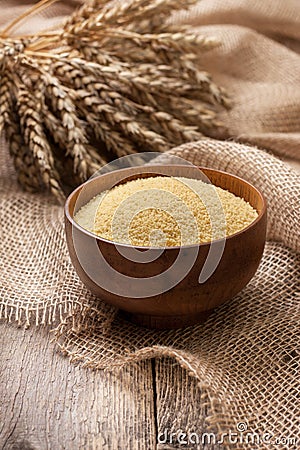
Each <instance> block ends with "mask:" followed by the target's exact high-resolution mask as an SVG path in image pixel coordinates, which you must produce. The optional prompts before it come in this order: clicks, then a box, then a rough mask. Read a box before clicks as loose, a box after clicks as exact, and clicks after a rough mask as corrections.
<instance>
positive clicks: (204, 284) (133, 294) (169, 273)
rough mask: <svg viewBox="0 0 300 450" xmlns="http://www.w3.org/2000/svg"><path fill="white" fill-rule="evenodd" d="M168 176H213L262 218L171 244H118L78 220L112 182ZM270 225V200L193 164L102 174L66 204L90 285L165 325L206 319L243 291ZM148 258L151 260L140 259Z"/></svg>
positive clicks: (140, 318) (70, 233)
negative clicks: (220, 234)
mask: <svg viewBox="0 0 300 450" xmlns="http://www.w3.org/2000/svg"><path fill="white" fill-rule="evenodd" d="M161 174H163V175H169V176H181V177H187V178H200V179H203V177H207V179H209V180H210V181H211V182H212V183H213V184H214V185H216V186H220V187H221V188H223V189H227V190H228V191H230V192H232V193H233V194H235V195H238V196H239V197H242V198H244V199H245V200H246V201H247V202H249V203H250V205H252V206H253V207H254V208H255V209H256V210H257V212H258V217H257V219H256V220H255V221H254V222H252V223H251V224H250V225H249V226H248V227H247V228H245V229H244V230H242V231H240V232H238V233H235V234H233V235H231V236H229V237H227V238H224V239H221V240H218V241H213V243H203V244H199V245H189V246H182V247H167V248H164V249H158V248H145V247H133V246H130V245H125V244H116V243H114V242H112V241H108V240H106V239H103V238H100V237H98V236H96V235H94V234H93V233H90V232H88V231H87V230H84V229H83V228H82V227H80V226H79V225H78V224H77V223H76V222H75V221H74V218H73V217H74V214H75V213H76V212H77V211H78V210H79V209H80V208H81V206H83V205H84V204H86V203H87V202H88V201H89V200H90V199H92V198H93V197H94V196H95V195H97V194H99V193H100V192H102V191H104V190H107V189H109V188H111V186H112V185H115V184H119V183H123V182H126V181H129V180H131V179H135V178H138V177H149V176H157V175H161ZM203 174H204V175H203ZM266 222H267V207H266V201H265V199H264V197H263V195H262V194H261V193H260V192H259V191H258V190H257V189H256V188H255V187H254V186H252V185H251V184H249V183H248V182H246V181H244V180H242V179H241V178H238V177H236V176H234V175H231V174H229V173H225V172H221V171H218V170H212V169H208V168H196V167H195V166H189V165H188V166H185V165H182V166H181V165H169V166H148V167H147V168H146V167H145V166H144V167H131V168H127V169H120V170H116V171H114V172H111V173H107V174H103V175H100V176H99V177H97V178H93V179H90V180H89V181H87V182H86V183H84V184H83V185H81V186H79V187H78V188H77V189H75V190H74V191H73V192H72V193H71V194H70V196H69V197H68V199H67V201H66V205H65V229H66V237H67V243H68V248H69V252H70V256H71V260H72V262H73V264H74V267H75V269H76V271H77V273H78V275H79V277H80V278H81V280H82V281H83V283H84V284H85V285H86V286H87V287H88V288H89V289H90V290H91V291H92V292H93V293H94V294H95V295H96V296H97V297H99V298H101V299H102V300H104V301H105V302H107V303H110V304H112V305H115V306H117V307H118V308H120V309H121V310H122V311H123V313H124V314H125V316H126V317H127V318H128V319H129V320H131V321H133V322H135V323H137V324H140V325H143V326H146V327H149V328H159V329H166V328H180V327H184V326H189V325H193V324H195V323H199V322H201V321H203V320H204V319H205V318H206V317H207V316H208V315H209V314H210V312H211V311H212V310H213V309H214V308H215V307H217V306H218V305H220V304H222V303H224V302H225V301H227V300H229V299H231V298H232V297H233V296H235V295H236V294H237V293H238V292H240V291H241V290H242V289H243V288H244V287H245V286H246V284H247V283H248V282H249V281H250V279H251V278H252V277H253V275H254V274H255V272H256V270H257V267H258V265H259V262H260V260H261V257H262V254H263V250H264V245H265V239H266ZM144 252H146V253H144ZM140 257H141V259H140ZM144 257H146V260H147V261H148V260H149V261H150V262H148V263H147V262H140V261H142V260H143V258H144ZM147 258H148V259H147ZM205 271H206V274H207V273H208V274H210V276H207V275H205ZM210 272H211V273H210ZM200 273H201V274H202V275H201V276H202V279H201V280H200V281H201V282H200V283H199V275H200ZM205 276H206V278H207V279H206V280H205ZM203 277H204V278H203Z"/></svg>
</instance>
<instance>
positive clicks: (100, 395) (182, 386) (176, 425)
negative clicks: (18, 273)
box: [0, 323, 218, 450]
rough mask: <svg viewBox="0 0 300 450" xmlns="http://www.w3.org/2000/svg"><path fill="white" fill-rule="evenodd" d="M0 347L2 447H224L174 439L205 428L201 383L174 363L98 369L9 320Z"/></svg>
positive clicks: (140, 449)
mask: <svg viewBox="0 0 300 450" xmlns="http://www.w3.org/2000/svg"><path fill="white" fill-rule="evenodd" d="M0 352H1V360H0V398H1V402H0V448H1V449H3V450H44V449H45V450H46V449H47V450H48V449H49V450H60V449H66V450H73V449H74V450H77V449H84V450H85V449H88V450H89V449H91V450H92V449H93V450H98V449H104V450H107V449H109V450H115V449H120V450H127V449H128V450H131V449H133V450H135V449H136V450H144V449H145V450H152V449H157V450H167V449H174V448H184V449H189V448H193V449H195V448H197V449H199V450H200V449H218V447H217V446H203V445H201V444H200V445H186V444H183V445H182V446H180V445H178V441H177V442H176V439H175V438H174V437H173V438H172V441H171V442H170V432H173V433H175V434H176V433H177V432H178V430H183V431H186V432H194V433H198V434H200V433H201V430H203V429H205V427H204V422H203V416H202V415H201V414H202V413H203V411H202V410H201V401H200V391H199V388H198V387H197V383H196V382H195V380H194V379H192V378H191V377H189V376H188V375H187V374H186V372H185V371H184V370H182V369H181V368H180V367H179V366H178V365H177V364H176V363H175V362H174V361H172V360H168V359H163V360H157V361H144V362H140V363H139V364H138V365H136V366H133V367H130V368H128V369H126V370H122V371H121V372H120V373H115V374H111V373H104V372H103V371H91V370H89V369H84V368H82V367H80V366H78V365H75V364H74V363H70V362H69V360H68V359H67V358H66V357H63V356H62V355H61V354H60V353H58V352H57V351H56V350H55V348H54V344H53V343H51V342H50V337H49V332H48V330H45V329H39V330H37V329H36V328H35V327H32V328H31V329H29V330H24V329H20V328H17V327H15V326H14V325H9V324H5V323H1V325H0ZM204 413H205V412H204ZM165 430H167V436H168V439H167V442H165V441H166V440H165V439H164V432H165Z"/></svg>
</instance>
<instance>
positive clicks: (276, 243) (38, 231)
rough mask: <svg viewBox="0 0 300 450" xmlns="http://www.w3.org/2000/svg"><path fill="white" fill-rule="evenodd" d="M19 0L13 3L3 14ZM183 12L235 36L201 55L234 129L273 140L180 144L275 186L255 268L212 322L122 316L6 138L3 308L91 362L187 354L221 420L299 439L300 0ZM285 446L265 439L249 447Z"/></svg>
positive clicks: (192, 154)
mask: <svg viewBox="0 0 300 450" xmlns="http://www.w3.org/2000/svg"><path fill="white" fill-rule="evenodd" d="M16 4H17V2H14V3H13V2H12V1H11V2H8V1H7V0H6V1H5V2H2V3H1V8H2V10H3V12H4V14H3V15H1V20H2V17H4V16H5V14H6V16H5V17H6V18H7V17H8V16H7V14H11V12H12V11H11V10H10V9H9V8H10V7H9V5H16ZM53 8H54V6H53ZM55 8H56V9H53V10H52V12H53V15H54V18H53V19H49V20H48V19H47V20H45V21H44V22H43V23H42V22H41V20H42V19H40V22H39V24H40V25H43V26H45V27H46V26H47V25H48V24H49V23H50V22H51V20H56V19H55V16H56V15H57V14H60V11H63V13H65V12H66V11H67V10H68V11H69V8H68V5H66V2H64V4H63V5H62V6H61V8H62V9H60V5H55ZM57 8H58V9H57ZM64 8H67V10H66V9H64ZM47 14H50V15H51V14H52V13H50V12H48V13H47ZM52 17H53V16H52ZM181 20H189V21H191V22H192V23H193V24H194V25H197V26H199V25H200V23H201V31H202V32H203V33H206V34H209V35H215V36H217V37H219V38H220V39H221V40H222V41H223V43H222V45H221V46H220V47H219V48H218V49H215V50H214V51H213V52H211V53H207V54H206V55H205V56H203V57H201V63H202V64H203V66H204V67H206V68H207V70H208V71H211V72H212V73H213V76H214V79H216V81H218V82H219V83H221V84H224V85H225V86H226V87H227V89H228V90H229V92H230V93H231V94H232V97H233V101H234V106H233V109H232V110H231V111H228V112H222V113H221V118H222V120H223V121H224V123H225V124H226V126H227V128H228V132H227V135H228V136H230V138H231V139H238V140H240V141H241V142H242V141H243V142H244V141H245V142H251V143H252V144H255V145H258V146H261V147H263V148H264V149H265V150H259V149H257V148H255V147H250V146H247V145H245V144H239V143H233V142H229V141H221V140H204V141H200V142H197V143H191V144H186V145H183V146H181V147H180V148H178V149H175V150H174V151H172V152H173V153H176V154H178V155H180V156H182V157H184V158H186V159H187V160H189V161H191V162H193V163H194V164H200V165H203V166H210V167H213V168H216V169H222V170H226V171H228V172H231V173H233V174H237V175H239V176H241V177H243V178H245V179H247V180H250V181H251V182H252V183H253V184H254V185H256V186H257V187H258V188H260V189H261V190H262V191H263V193H264V194H265V196H266V197H267V200H268V203H269V223H268V242H267V245H266V249H265V253H264V257H263V260H262V263H261V265H260V267H259V270H258V272H257V274H256V275H255V277H254V278H253V279H252V280H251V282H250V283H249V284H248V285H247V287H246V288H245V289H244V290H243V291H242V292H241V293H240V294H239V295H237V296H236V297H235V298H234V299H232V300H231V301H230V302H228V303H227V304H225V305H223V306H221V307H220V308H218V309H217V310H216V311H215V312H214V313H213V314H212V316H211V317H210V318H209V320H208V321H207V322H206V323H205V324H203V325H198V326H195V327H191V328H187V329H185V330H177V331H165V332H159V333H158V332H153V331H149V330H146V329H140V328H138V327H136V326H134V325H131V324H129V323H127V322H125V321H122V319H121V318H120V317H119V315H118V313H117V312H116V311H115V310H114V308H111V307H110V306H108V305H106V304H105V303H103V302H102V301H101V300H99V299H96V298H95V297H94V296H93V295H92V294H91V293H90V292H89V291H88V290H87V289H86V288H85V287H84V286H83V285H82V283H81V282H80V280H79V279H78V277H77V275H76V273H75V271H74V269H73V267H72V265H71V262H70V259H69V256H68V251H67V247H66V243H65V237H64V228H63V210H62V208H61V207H60V206H57V205H56V204H55V202H54V200H53V199H51V198H49V197H48V196H45V195H32V194H28V193H24V192H22V190H21V189H20V187H19V186H18V184H17V182H16V177H15V173H14V169H13V166H12V163H11V161H10V158H9V155H8V148H7V145H6V143H5V142H3V141H2V142H1V147H0V148H1V151H0V193H1V195H0V224H1V228H0V255H1V262H0V266H1V270H0V317H2V318H3V319H5V320H10V321H11V322H16V323H18V324H26V325H27V326H29V325H34V324H37V325H38V324H43V323H50V324H52V325H53V327H56V332H55V335H54V336H55V339H56V342H57V345H58V346H59V347H60V348H61V350H62V351H64V352H65V353H66V354H67V355H69V356H70V358H71V359H72V360H76V361H78V360H80V361H81V362H82V364H83V365H85V366H88V367H92V368H103V367H106V368H112V367H119V366H121V365H123V364H129V363H133V362H135V361H139V360H141V359H145V358H151V357H162V356H169V357H172V358H175V359H176V360H177V361H178V362H179V363H180V364H181V365H182V367H184V368H186V369H187V370H188V372H189V373H190V375H191V376H194V377H196V378H197V380H198V381H199V386H200V387H201V389H202V393H203V400H204V402H205V403H206V404H207V407H208V410H209V418H208V425H211V426H212V427H213V429H214V430H216V431H218V432H219V433H222V432H225V433H226V432H228V431H229V430H231V431H232V432H235V431H236V425H237V423H238V422H241V421H246V422H247V426H248V431H253V432H257V433H259V434H260V435H261V434H262V433H263V432H268V433H271V434H273V435H274V437H276V436H282V435H284V436H286V437H291V438H294V437H295V438H298V439H299V440H300V435H299V429H298V413H299V411H298V407H297V402H298V401H299V382H298V377H297V368H298V367H299V353H300V348H299V334H300V333H299V319H300V309H299V302H300V295H299V280H300V267H299V253H297V252H299V247H300V239H299V214H300V204H299V199H300V176H299V173H297V172H296V171H294V170H293V169H291V168H290V167H289V166H288V165H286V164H285V163H283V162H282V161H280V160H279V159H278V158H277V157H275V156H273V155H271V154H270V153H271V152H274V153H276V154H280V155H283V156H290V157H294V158H299V142H300V101H299V100H300V92H299V81H300V70H299V69H300V62H299V61H300V56H299V54H298V53H297V52H296V51H295V50H292V49H291V48H294V49H297V45H298V40H300V4H299V3H298V1H292V0H282V1H279V0H264V1H258V0H257V1H255V0H254V1H249V0H248V1H246V0H226V2H224V1H219V0H203V1H202V2H200V3H199V5H198V6H197V7H195V9H194V11H193V13H191V15H184V16H182V17H181ZM32 23H36V22H32ZM26 26H27V27H28V26H29V24H27V25H26ZM267 35H268V36H267ZM271 35H272V39H271ZM280 42H285V44H282V43H280ZM224 137H225V136H224ZM266 150H268V151H266ZM187 295H188V293H187ZM170 431H172V430H170ZM174 431H176V430H174ZM299 442H300V441H299ZM272 445H273V444H272ZM236 447H237V446H235V445H233V444H230V445H229V448H236ZM273 447H274V446H273ZM273 447H272V446H271V445H270V443H263V442H260V443H251V444H249V446H247V445H246V444H243V445H242V446H240V447H238V448H249V449H251V450H252V449H259V450H260V449H267V450H269V449H270V448H273ZM274 448H276V447H274ZM282 448H283V447H282ZM289 448H297V447H296V446H294V447H293V446H290V447H289Z"/></svg>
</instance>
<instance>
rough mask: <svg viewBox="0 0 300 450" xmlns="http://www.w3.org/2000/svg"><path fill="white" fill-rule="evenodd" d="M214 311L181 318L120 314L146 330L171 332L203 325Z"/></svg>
mask: <svg viewBox="0 0 300 450" xmlns="http://www.w3.org/2000/svg"><path fill="white" fill-rule="evenodd" d="M212 311H213V310H212V309H210V310H209V311H202V312H200V313H197V314H189V315H181V316H150V315H146V314H132V313H128V312H126V311H120V313H121V315H122V317H124V318H125V319H126V320H129V321H130V322H132V323H134V324H136V325H140V326H142V327H146V328H155V329H157V330H170V329H174V328H183V327H189V326H191V325H196V324H199V323H203V322H205V320H206V319H207V318H208V316H209V315H210V314H211V313H212Z"/></svg>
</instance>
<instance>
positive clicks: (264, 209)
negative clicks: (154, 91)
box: [64, 164, 267, 251]
mask: <svg viewBox="0 0 300 450" xmlns="http://www.w3.org/2000/svg"><path fill="white" fill-rule="evenodd" d="M167 166H170V167H195V168H197V169H200V170H202V169H204V170H210V171H214V172H218V173H221V174H224V175H229V176H230V177H232V178H235V179H237V180H239V181H242V182H243V183H246V184H247V185H248V186H250V187H251V188H252V189H254V191H255V192H256V193H257V194H258V196H259V197H260V198H261V200H262V209H261V211H260V212H258V211H257V213H258V216H257V217H256V219H255V220H254V221H253V222H251V223H250V224H249V225H247V227H245V228H243V229H242V230H240V231H237V232H236V233H233V234H230V235H229V236H225V237H223V238H220V239H214V240H212V241H209V242H200V243H197V244H187V245H174V246H170V247H167V246H166V247H151V246H141V245H131V244H124V243H122V242H115V241H112V240H109V239H106V238H103V237H101V236H98V235H97V234H95V233H92V232H91V231H89V230H87V229H85V228H83V227H82V226H81V225H79V224H78V223H77V222H76V221H75V219H74V217H72V216H71V214H70V210H69V207H70V202H71V200H72V198H73V196H74V195H75V194H76V192H78V191H80V190H81V189H82V188H83V187H84V186H85V185H87V184H89V183H92V182H93V181H94V180H96V179H97V178H100V177H101V176H103V175H108V174H109V173H110V172H107V173H104V174H100V175H98V176H96V177H95V178H90V179H88V180H87V181H85V182H84V183H81V184H80V185H79V186H77V187H76V188H75V189H74V190H73V191H72V192H70V194H69V195H68V197H67V199H66V201H65V205H64V213H65V216H66V218H67V219H68V221H69V222H70V223H71V225H72V226H75V228H77V229H78V230H79V231H80V232H83V233H84V234H86V235H87V236H90V237H92V238H94V239H96V240H97V241H102V242H105V243H107V244H110V245H115V246H120V247H126V248H134V249H137V250H141V251H146V250H162V249H164V250H179V249H188V248H191V247H205V246H211V245H212V244H213V243H217V242H222V241H224V240H225V241H227V240H229V239H235V238H237V237H238V236H239V235H241V234H243V233H245V232H246V231H248V230H249V229H250V228H252V227H254V226H255V225H256V224H257V223H258V222H259V221H260V220H261V219H262V218H263V217H264V215H265V214H266V212H267V199H266V198H265V196H264V195H263V193H262V192H261V191H260V190H259V189H258V188H257V187H255V186H254V185H253V184H252V183H250V182H249V181H247V180H245V179H244V178H241V177H239V176H237V175H234V174H232V173H230V172H226V171H224V170H219V169H214V168H212V167H205V166H198V165H197V166H188V165H184V164H157V165H152V166H150V165H149V166H132V167H126V168H122V169H117V170H115V171H114V172H121V171H127V170H130V169H134V168H138V167H140V168H145V169H147V168H149V169H150V168H152V167H155V168H158V167H167ZM145 172H146V170H145ZM142 173H143V172H141V174H142ZM212 184H213V183H212ZM229 192H230V191H229ZM100 193H101V192H99V194H100ZM234 195H235V194H234ZM90 200H92V199H90ZM248 203H249V202H248ZM251 206H252V205H251ZM252 208H253V206H252Z"/></svg>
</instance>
